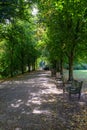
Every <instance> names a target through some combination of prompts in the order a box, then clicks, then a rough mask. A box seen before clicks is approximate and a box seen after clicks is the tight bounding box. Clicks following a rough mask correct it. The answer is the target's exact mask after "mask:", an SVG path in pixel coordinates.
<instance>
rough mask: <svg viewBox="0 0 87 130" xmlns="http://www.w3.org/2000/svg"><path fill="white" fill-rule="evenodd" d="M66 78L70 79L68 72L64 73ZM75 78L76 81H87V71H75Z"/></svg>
mask: <svg viewBox="0 0 87 130" xmlns="http://www.w3.org/2000/svg"><path fill="white" fill-rule="evenodd" d="M64 76H65V77H66V78H67V79H68V70H65V71H64ZM73 77H74V79H78V80H83V81H87V70H74V71H73Z"/></svg>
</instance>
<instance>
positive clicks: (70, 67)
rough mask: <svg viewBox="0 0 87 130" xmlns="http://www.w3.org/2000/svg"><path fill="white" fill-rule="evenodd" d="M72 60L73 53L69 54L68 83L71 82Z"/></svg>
mask: <svg viewBox="0 0 87 130" xmlns="http://www.w3.org/2000/svg"><path fill="white" fill-rule="evenodd" d="M73 59H74V52H73V50H72V51H71V54H70V56H69V79H68V80H69V81H72V80H73Z"/></svg>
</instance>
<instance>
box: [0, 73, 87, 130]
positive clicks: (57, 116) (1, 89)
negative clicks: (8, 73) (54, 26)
mask: <svg viewBox="0 0 87 130" xmlns="http://www.w3.org/2000/svg"><path fill="white" fill-rule="evenodd" d="M86 101H87V100H85V98H84V96H82V97H81V100H80V101H78V100H77V99H76V97H75V99H74V100H73V101H69V100H68V95H67V94H65V95H63V91H62V89H61V88H59V89H58V88H57V87H56V85H55V79H54V78H51V76H50V72H49V71H42V72H34V73H31V74H27V75H24V76H20V77H17V78H15V79H13V80H12V79H11V80H9V81H5V82H3V83H1V84H0V130H78V129H77V128H78V127H77V123H79V121H78V122H76V121H77V120H76V119H77V118H75V116H76V115H77V117H78V115H79V116H81V117H80V118H81V119H82V118H83V116H82V115H84V114H85V113H84V112H87V102H86ZM84 120H85V123H84V124H83V127H84V129H83V130H87V129H86V128H87V127H86V126H87V124H86V123H87V122H86V121H87V120H86V119H84Z"/></svg>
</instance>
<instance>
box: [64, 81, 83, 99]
mask: <svg viewBox="0 0 87 130" xmlns="http://www.w3.org/2000/svg"><path fill="white" fill-rule="evenodd" d="M82 84H83V81H77V80H73V81H72V82H71V84H70V85H69V86H67V87H66V88H65V89H66V91H67V92H68V93H69V99H70V98H71V95H72V94H78V99H80V96H81V89H82Z"/></svg>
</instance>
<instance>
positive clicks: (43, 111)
mask: <svg viewBox="0 0 87 130" xmlns="http://www.w3.org/2000/svg"><path fill="white" fill-rule="evenodd" d="M32 113H33V114H46V115H49V114H51V112H50V111H49V110H40V109H38V108H35V109H34V110H33V112H32Z"/></svg>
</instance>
